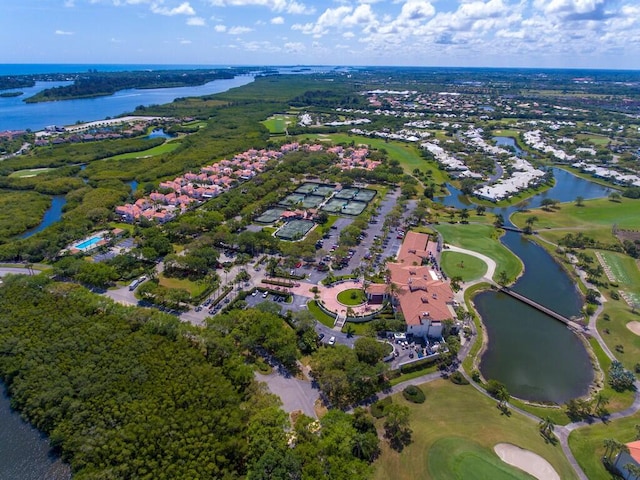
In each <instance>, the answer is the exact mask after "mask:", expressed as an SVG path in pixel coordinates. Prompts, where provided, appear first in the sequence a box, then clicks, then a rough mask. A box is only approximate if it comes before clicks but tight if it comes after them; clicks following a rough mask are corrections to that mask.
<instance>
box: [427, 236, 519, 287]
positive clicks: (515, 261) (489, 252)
mask: <svg viewBox="0 0 640 480" xmlns="http://www.w3.org/2000/svg"><path fill="white" fill-rule="evenodd" d="M435 229H436V230H438V232H440V233H441V234H442V236H443V237H444V241H445V242H446V243H450V244H452V245H456V246H458V247H461V248H466V249H468V250H473V251H476V252H481V253H483V254H484V255H486V256H488V257H490V258H492V259H493V260H495V261H496V263H497V268H496V275H495V278H494V280H497V276H498V275H499V273H500V272H501V271H502V270H504V271H506V272H507V276H508V277H509V278H510V279H514V278H516V277H517V276H518V275H519V274H520V272H521V271H522V263H521V262H520V259H519V258H518V257H516V256H515V255H514V254H513V253H511V251H509V249H508V248H507V247H505V246H504V245H502V244H501V243H500V240H499V239H498V237H497V233H496V229H495V228H494V227H493V226H490V225H474V224H462V223H458V224H448V223H441V224H440V225H436V226H435Z"/></svg>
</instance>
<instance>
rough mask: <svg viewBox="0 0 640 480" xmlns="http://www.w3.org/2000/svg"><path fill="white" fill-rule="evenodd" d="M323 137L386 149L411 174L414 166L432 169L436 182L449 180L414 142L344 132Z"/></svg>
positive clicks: (315, 136)
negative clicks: (423, 154)
mask: <svg viewBox="0 0 640 480" xmlns="http://www.w3.org/2000/svg"><path fill="white" fill-rule="evenodd" d="M317 137H318V135H305V138H317ZM321 138H325V139H326V138H329V139H331V141H332V142H334V143H351V142H356V144H359V143H362V144H365V145H369V146H370V147H371V148H375V149H378V150H386V151H387V154H388V155H389V158H392V159H395V160H398V161H399V162H400V165H401V166H402V168H403V170H404V171H405V172H406V173H408V174H411V173H412V172H413V169H414V168H417V169H419V170H420V171H421V172H427V170H431V172H432V176H431V179H432V180H433V182H434V183H436V184H440V183H444V182H447V181H448V178H447V174H446V173H445V172H443V171H442V170H440V169H438V165H437V163H435V162H430V161H428V160H425V159H424V158H422V156H421V155H420V152H419V151H418V149H417V148H416V146H415V145H413V144H410V143H403V142H385V141H384V140H383V139H380V138H369V137H359V136H357V135H351V136H349V135H347V134H344V133H335V134H329V135H322V137H321Z"/></svg>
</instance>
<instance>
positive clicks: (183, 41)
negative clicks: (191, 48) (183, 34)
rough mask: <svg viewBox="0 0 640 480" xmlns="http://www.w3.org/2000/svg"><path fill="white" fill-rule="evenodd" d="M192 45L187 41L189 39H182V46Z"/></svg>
mask: <svg viewBox="0 0 640 480" xmlns="http://www.w3.org/2000/svg"><path fill="white" fill-rule="evenodd" d="M190 44H191V40H187V39H184V38H183V39H180V45H190Z"/></svg>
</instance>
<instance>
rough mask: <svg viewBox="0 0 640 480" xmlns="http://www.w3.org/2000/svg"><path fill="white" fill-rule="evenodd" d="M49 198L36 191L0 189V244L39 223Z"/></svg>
mask: <svg viewBox="0 0 640 480" xmlns="http://www.w3.org/2000/svg"><path fill="white" fill-rule="evenodd" d="M50 204H51V199H50V198H49V197H47V196H46V195H42V194H39V193H36V192H11V191H5V190H0V244H1V243H3V242H6V241H8V240H9V239H10V238H11V237H13V236H15V235H18V234H20V233H22V232H25V231H27V230H29V229H30V228H33V227H35V226H36V225H38V224H39V223H40V219H41V218H42V215H43V214H44V212H45V211H46V210H47V208H49V206H50Z"/></svg>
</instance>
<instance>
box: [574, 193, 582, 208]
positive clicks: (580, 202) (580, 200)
mask: <svg viewBox="0 0 640 480" xmlns="http://www.w3.org/2000/svg"><path fill="white" fill-rule="evenodd" d="M582 206H584V197H582V196H580V195H578V196H577V197H576V207H582Z"/></svg>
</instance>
